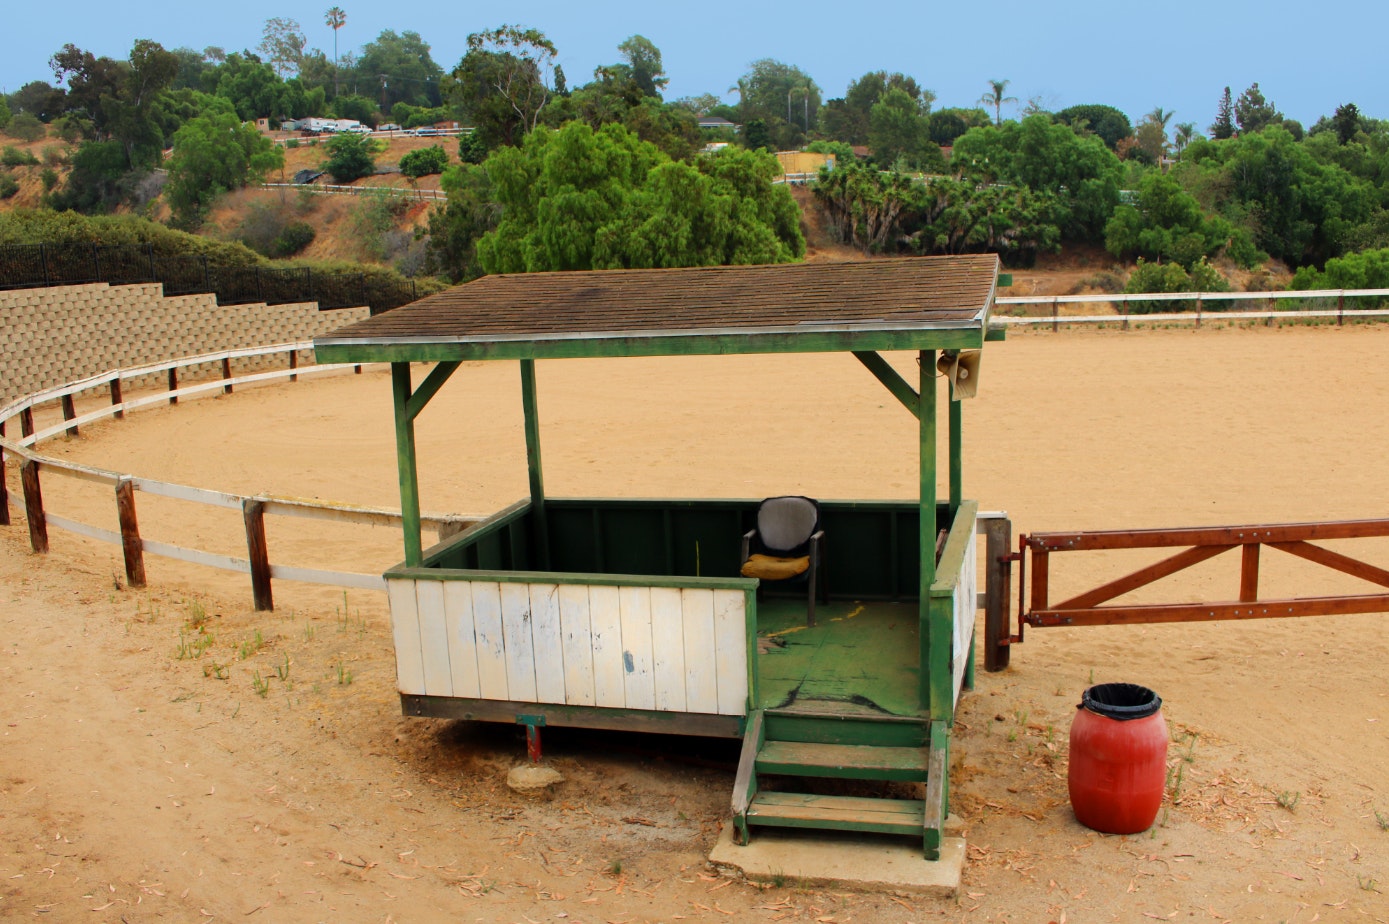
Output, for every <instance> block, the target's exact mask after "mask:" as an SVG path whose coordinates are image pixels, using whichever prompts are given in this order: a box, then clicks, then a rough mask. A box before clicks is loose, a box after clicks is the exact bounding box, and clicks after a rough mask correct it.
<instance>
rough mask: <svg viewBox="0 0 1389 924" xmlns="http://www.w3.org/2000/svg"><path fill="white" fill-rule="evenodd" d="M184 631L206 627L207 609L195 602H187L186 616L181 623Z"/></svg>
mask: <svg viewBox="0 0 1389 924" xmlns="http://www.w3.org/2000/svg"><path fill="white" fill-rule="evenodd" d="M183 625H184V628H186V629H202V628H203V627H204V626H206V625H207V609H206V608H205V607H204V606H203V605H202V603H200V602H198V601H197V600H190V601H188V616H187V618H186V619H184V621H183Z"/></svg>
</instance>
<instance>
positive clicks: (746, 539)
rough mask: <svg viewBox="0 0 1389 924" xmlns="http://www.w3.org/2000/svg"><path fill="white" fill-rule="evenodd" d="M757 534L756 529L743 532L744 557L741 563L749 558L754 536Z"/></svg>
mask: <svg viewBox="0 0 1389 924" xmlns="http://www.w3.org/2000/svg"><path fill="white" fill-rule="evenodd" d="M756 535H757V530H755V529H750V530H748V531H747V532H745V533H743V557H742V559H741V560H740V564H741V563H742V562H746V561H747V560H748V553H749V552H750V551H751V548H752V537H753V536H756Z"/></svg>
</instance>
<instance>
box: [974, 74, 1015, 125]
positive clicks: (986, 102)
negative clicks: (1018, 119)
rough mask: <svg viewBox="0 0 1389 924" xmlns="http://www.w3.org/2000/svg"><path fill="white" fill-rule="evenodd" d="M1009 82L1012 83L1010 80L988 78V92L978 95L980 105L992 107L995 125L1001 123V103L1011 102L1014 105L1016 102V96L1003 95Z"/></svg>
mask: <svg viewBox="0 0 1389 924" xmlns="http://www.w3.org/2000/svg"><path fill="white" fill-rule="evenodd" d="M1010 83H1012V81H1011V80H990V81H989V89H988V92H986V93H985V94H984V95H983V96H981V97H979V103H980V105H983V106H992V107H993V108H994V125H995V126H996V127H997V126H1001V125H1002V124H1003V104H1004V103H1013V104H1014V105H1016V104H1017V102H1018V98H1017V97H1016V96H1004V95H1003V94H1004V93H1007V92H1008V84H1010Z"/></svg>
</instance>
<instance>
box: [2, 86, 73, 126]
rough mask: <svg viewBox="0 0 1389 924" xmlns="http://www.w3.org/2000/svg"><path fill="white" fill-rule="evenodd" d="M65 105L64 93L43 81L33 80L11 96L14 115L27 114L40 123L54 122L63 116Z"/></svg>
mask: <svg viewBox="0 0 1389 924" xmlns="http://www.w3.org/2000/svg"><path fill="white" fill-rule="evenodd" d="M63 104H64V94H63V91H62V90H59V89H58V88H56V87H53V86H50V85H49V84H47V83H44V82H43V81H42V80H31V81H29V82H28V83H26V84H25V85H24V86H22V87H20V88H19V89H18V90H17V91H15V93H13V94H12V95H11V96H10V111H11V112H12V113H14V114H15V115H19V114H20V113H21V112H27V113H28V114H29V115H31V116H33V117H34V118H35V119H37V120H38V121H40V122H52V121H53V120H54V119H55V118H57V117H58V116H60V115H62V113H63Z"/></svg>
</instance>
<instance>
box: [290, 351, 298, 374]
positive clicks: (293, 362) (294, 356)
mask: <svg viewBox="0 0 1389 924" xmlns="http://www.w3.org/2000/svg"><path fill="white" fill-rule="evenodd" d="M289 368H291V369H298V368H299V351H298V350H290V351H289ZM289 380H290V381H291V382H297V381H299V376H297V375H291V376H290V377H289Z"/></svg>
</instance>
